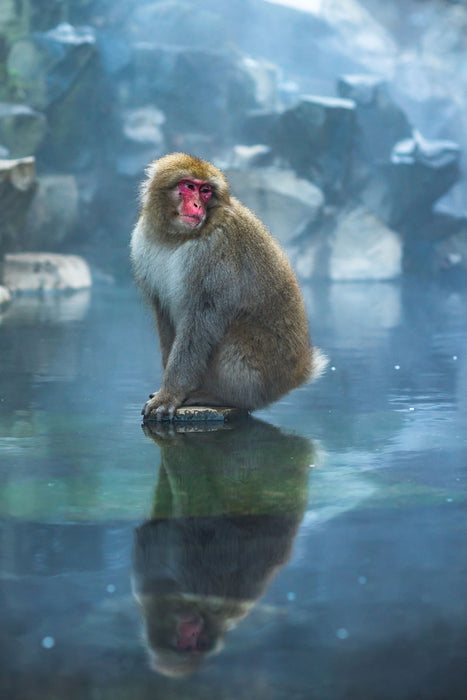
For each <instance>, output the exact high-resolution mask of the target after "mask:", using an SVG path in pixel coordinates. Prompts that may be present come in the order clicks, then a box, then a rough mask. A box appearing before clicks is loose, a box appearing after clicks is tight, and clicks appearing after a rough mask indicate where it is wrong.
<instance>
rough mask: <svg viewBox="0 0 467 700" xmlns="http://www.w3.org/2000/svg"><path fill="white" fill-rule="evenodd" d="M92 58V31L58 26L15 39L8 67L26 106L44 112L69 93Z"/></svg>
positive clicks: (85, 28) (93, 33) (94, 51)
mask: <svg viewBox="0 0 467 700" xmlns="http://www.w3.org/2000/svg"><path fill="white" fill-rule="evenodd" d="M95 54H96V36H95V32H94V29H92V28H91V27H78V28H76V27H72V26H71V25H69V24H59V25H58V26H57V27H56V28H55V29H51V30H50V31H48V32H36V33H34V34H31V35H29V36H26V37H23V38H21V39H18V41H16V42H15V43H14V44H13V46H12V48H11V50H10V53H9V56H8V62H7V67H8V72H9V74H10V75H14V76H15V77H16V79H17V81H18V82H20V83H21V88H22V90H23V92H24V94H25V96H26V100H27V101H28V103H29V104H31V105H32V106H33V107H34V108H36V109H39V110H45V109H47V108H48V107H50V105H51V104H52V103H53V102H56V101H57V100H59V99H61V98H62V97H63V96H64V95H66V94H67V93H68V92H69V91H70V90H71V88H72V87H73V85H74V84H75V83H76V82H77V80H78V79H79V78H81V76H82V73H83V71H84V69H85V67H86V65H87V64H88V63H89V61H91V60H92V58H93V56H95Z"/></svg>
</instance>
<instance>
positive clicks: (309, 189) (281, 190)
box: [226, 168, 324, 243]
mask: <svg viewBox="0 0 467 700" xmlns="http://www.w3.org/2000/svg"><path fill="white" fill-rule="evenodd" d="M226 175H227V177H228V179H229V181H230V184H231V187H232V192H233V194H234V195H235V196H236V197H238V198H239V199H240V201H241V202H242V203H243V204H244V205H245V206H247V207H248V208H249V209H251V210H252V211H253V212H254V213H255V214H256V215H257V216H258V217H259V218H260V219H261V220H262V221H264V223H265V224H266V226H267V227H268V228H269V230H270V231H271V233H272V234H273V235H274V236H276V237H277V238H278V239H279V241H281V242H282V243H287V242H288V241H290V240H291V239H292V238H293V237H295V236H297V235H299V234H300V233H301V232H302V230H303V229H304V228H305V227H306V226H307V225H308V224H309V223H310V222H314V221H316V219H317V218H318V217H319V215H320V213H321V210H322V208H323V204H324V197H323V193H322V192H321V190H319V189H318V188H317V187H316V186H315V185H313V184H311V182H307V181H306V180H301V179H300V178H298V177H297V176H296V175H295V174H294V173H293V172H292V171H289V170H278V169H276V168H261V169H257V170H228V171H227V172H226Z"/></svg>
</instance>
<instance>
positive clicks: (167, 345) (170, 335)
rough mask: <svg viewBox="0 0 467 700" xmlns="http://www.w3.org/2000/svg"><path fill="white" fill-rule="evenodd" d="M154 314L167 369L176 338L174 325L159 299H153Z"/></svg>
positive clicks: (163, 364) (163, 361) (163, 359)
mask: <svg viewBox="0 0 467 700" xmlns="http://www.w3.org/2000/svg"><path fill="white" fill-rule="evenodd" d="M153 307H154V314H155V316H156V323H157V332H158V335H159V344H160V348H161V355H162V367H163V368H164V369H165V367H166V365H167V360H168V358H169V354H170V350H171V349H172V345H173V342H174V338H175V331H174V327H173V325H172V323H171V321H170V319H169V317H168V315H167V314H166V313H165V312H164V311H163V310H162V309H161V306H160V304H159V301H158V300H157V299H154V300H153Z"/></svg>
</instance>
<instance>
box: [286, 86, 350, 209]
mask: <svg viewBox="0 0 467 700" xmlns="http://www.w3.org/2000/svg"><path fill="white" fill-rule="evenodd" d="M354 139H355V102H353V100H344V99H338V98H332V97H312V96H310V97H303V98H302V99H301V100H300V102H299V103H298V104H297V105H295V106H294V107H292V108H290V109H287V110H285V111H284V112H283V113H282V114H281V117H280V119H279V122H278V125H277V129H276V133H275V138H274V146H275V150H276V151H277V153H278V154H279V155H281V156H282V157H283V159H284V160H285V162H287V163H289V164H290V166H291V167H292V168H293V169H294V170H295V171H296V173H297V174H298V175H299V176H300V177H306V178H307V179H309V180H311V181H312V182H314V183H315V184H316V185H317V186H318V187H320V188H322V189H323V190H324V191H325V192H326V194H328V195H329V196H330V197H331V198H335V197H339V196H342V195H343V194H344V193H345V191H346V189H347V186H348V181H349V174H350V167H351V162H352V153H353V148H354Z"/></svg>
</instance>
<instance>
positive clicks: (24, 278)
mask: <svg viewBox="0 0 467 700" xmlns="http://www.w3.org/2000/svg"><path fill="white" fill-rule="evenodd" d="M3 284H4V285H5V286H6V287H7V288H8V289H9V290H10V291H12V292H16V293H18V292H39V291H40V292H66V291H72V290H75V289H86V288H87V287H90V286H91V273H90V271H89V267H88V265H87V264H86V262H85V261H84V260H83V259H82V258H80V257H78V256H77V255H58V254H57V253H8V254H7V255H5V258H4V263H3Z"/></svg>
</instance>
